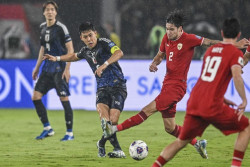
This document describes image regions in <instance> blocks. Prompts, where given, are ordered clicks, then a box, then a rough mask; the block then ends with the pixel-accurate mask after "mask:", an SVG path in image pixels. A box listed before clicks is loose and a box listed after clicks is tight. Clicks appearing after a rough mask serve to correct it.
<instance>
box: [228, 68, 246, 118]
mask: <svg viewBox="0 0 250 167" xmlns="http://www.w3.org/2000/svg"><path fill="white" fill-rule="evenodd" d="M231 71H232V76H233V81H234V85H235V88H236V90H237V92H238V93H239V96H240V98H241V100H242V103H241V104H240V105H239V106H238V108H237V110H236V112H238V120H240V119H241V117H242V115H243V114H244V111H245V108H246V106H247V98H246V93H245V87H244V82H243V79H242V76H241V71H242V68H241V66H239V65H233V66H232V67H231Z"/></svg>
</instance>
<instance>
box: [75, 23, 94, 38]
mask: <svg viewBox="0 0 250 167" xmlns="http://www.w3.org/2000/svg"><path fill="white" fill-rule="evenodd" d="M88 30H93V31H96V29H95V26H94V25H93V24H92V23H91V22H89V21H87V22H84V23H82V24H81V25H80V26H79V34H80V35H81V33H82V32H83V31H88Z"/></svg>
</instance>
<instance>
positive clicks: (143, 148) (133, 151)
mask: <svg viewBox="0 0 250 167" xmlns="http://www.w3.org/2000/svg"><path fill="white" fill-rule="evenodd" d="M129 154H130V156H131V157H132V158H133V159H135V160H137V161H140V160H143V159H144V158H146V157H147V155H148V146H147V144H146V143H145V142H144V141H142V140H136V141H134V142H133V143H131V144H130V146H129Z"/></svg>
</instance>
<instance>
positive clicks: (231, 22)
mask: <svg viewBox="0 0 250 167" xmlns="http://www.w3.org/2000/svg"><path fill="white" fill-rule="evenodd" d="M222 31H223V34H224V37H225V38H236V37H237V35H238V34H239V32H240V22H239V20H238V19H236V18H227V19H225V20H224V22H223V26H222Z"/></svg>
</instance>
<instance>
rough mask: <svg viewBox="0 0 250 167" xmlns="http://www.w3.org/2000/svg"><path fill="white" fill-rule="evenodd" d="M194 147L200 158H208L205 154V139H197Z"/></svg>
mask: <svg viewBox="0 0 250 167" xmlns="http://www.w3.org/2000/svg"><path fill="white" fill-rule="evenodd" d="M194 147H195V148H196V150H197V152H198V153H199V154H200V155H201V156H202V158H205V159H208V156H207V150H206V147H207V140H204V139H203V140H197V142H196V143H195V145H194Z"/></svg>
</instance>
